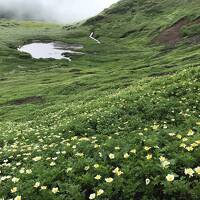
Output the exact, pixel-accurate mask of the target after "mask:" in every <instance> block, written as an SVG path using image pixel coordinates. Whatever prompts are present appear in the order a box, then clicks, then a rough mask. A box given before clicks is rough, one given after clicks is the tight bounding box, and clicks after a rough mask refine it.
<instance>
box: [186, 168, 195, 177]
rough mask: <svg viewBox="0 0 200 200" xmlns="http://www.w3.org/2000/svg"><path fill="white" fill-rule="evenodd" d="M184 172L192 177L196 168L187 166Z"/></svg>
mask: <svg viewBox="0 0 200 200" xmlns="http://www.w3.org/2000/svg"><path fill="white" fill-rule="evenodd" d="M184 173H185V175H189V176H190V177H192V176H193V174H194V170H193V169H192V168H186V169H185V171H184Z"/></svg>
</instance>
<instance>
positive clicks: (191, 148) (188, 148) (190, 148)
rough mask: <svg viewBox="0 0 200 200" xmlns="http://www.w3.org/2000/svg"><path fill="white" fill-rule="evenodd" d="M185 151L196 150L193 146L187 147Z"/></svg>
mask: <svg viewBox="0 0 200 200" xmlns="http://www.w3.org/2000/svg"><path fill="white" fill-rule="evenodd" d="M185 149H187V150H188V151H193V150H194V148H193V147H192V146H190V147H186V148H185Z"/></svg>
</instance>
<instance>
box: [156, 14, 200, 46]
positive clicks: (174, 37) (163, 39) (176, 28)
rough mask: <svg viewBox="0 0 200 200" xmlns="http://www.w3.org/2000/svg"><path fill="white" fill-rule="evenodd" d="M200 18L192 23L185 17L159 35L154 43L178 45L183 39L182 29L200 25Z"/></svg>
mask: <svg viewBox="0 0 200 200" xmlns="http://www.w3.org/2000/svg"><path fill="white" fill-rule="evenodd" d="M199 23H200V17H199V18H197V19H196V20H193V21H190V20H189V19H188V18H186V17H183V18H181V19H180V20H178V21H177V22H176V23H175V24H173V25H172V26H171V27H169V28H167V29H165V30H164V31H162V32H161V33H160V35H158V36H157V37H156V38H154V39H153V42H156V43H164V44H167V45H170V46H174V45H176V44H177V43H178V42H180V41H181V39H182V38H183V37H182V35H181V28H183V27H184V26H188V25H192V24H199Z"/></svg>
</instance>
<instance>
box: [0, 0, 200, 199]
mask: <svg viewBox="0 0 200 200" xmlns="http://www.w3.org/2000/svg"><path fill="white" fill-rule="evenodd" d="M199 8H200V4H199V2H198V0H192V1H185V2H184V3H183V2H182V1H180V0H172V1H167V0H159V1H158V0H154V1H147V0H145V1H144V0H143V1H134V0H124V1H121V2H119V3H118V4H116V5H114V6H112V8H111V9H108V10H105V11H104V12H103V13H101V14H100V17H99V16H98V17H94V18H92V19H90V20H88V21H86V22H85V23H84V24H81V25H75V26H67V27H62V26H59V25H54V24H45V23H38V22H17V21H11V20H3V19H2V20H0V38H1V39H0V134H1V137H0V147H1V149H0V172H1V173H0V180H1V181H0V187H1V189H0V197H2V198H5V199H6V200H7V199H11V198H15V197H16V196H21V197H22V199H29V200H41V199H42V200H43V199H44V200H51V199H52V200H56V199H59V200H60V199H63V200H64V199H75V200H82V199H83V200H84V199H89V197H90V195H91V194H94V193H95V194H96V195H97V191H99V190H100V189H102V190H103V191H104V193H103V194H101V195H99V196H96V197H95V199H102V200H107V199H112V200H115V199H119V200H120V199H121V200H126V199H127V200H130V199H198V198H199V194H200V187H199V178H200V172H199V171H198V168H197V167H199V166H200V165H199V156H200V149H199V145H200V142H199V141H200V135H199V131H200V118H199V116H200V109H199V97H200V87H199V86H200V76H199V74H200V68H199V66H200V56H199V55H200V48H199V43H190V42H188V39H190V37H193V36H194V35H198V29H196V28H193V26H192V27H190V26H185V27H184V28H183V29H182V30H181V31H182V32H183V33H185V34H183V33H182V40H181V42H180V43H178V44H176V46H175V47H172V46H168V45H166V44H160V45H159V44H155V43H154V42H153V39H154V38H155V37H156V36H157V35H159V33H160V32H161V31H162V30H164V29H166V28H167V27H169V26H171V25H173V24H174V23H175V22H176V21H178V20H179V19H181V18H182V17H188V18H190V19H191V20H193V19H196V18H197V17H198V16H199ZM196 26H198V25H196ZM91 31H94V32H95V35H96V36H97V37H98V39H99V40H100V41H101V42H102V44H101V45H98V44H96V43H95V42H94V41H92V40H90V39H89V37H88V36H89V34H90V32H91ZM35 40H38V41H62V42H66V43H72V44H73V43H75V44H82V45H84V49H83V51H84V52H85V55H84V56H80V57H72V62H68V61H66V60H52V59H45V60H43V59H40V60H35V59H31V58H30V56H29V55H27V54H24V53H19V52H17V50H16V48H17V47H18V46H20V45H22V44H25V43H28V42H31V41H35ZM27 97H28V98H30V97H41V98H42V101H33V102H31V101H30V102H29V103H24V104H20V105H17V103H16V104H15V102H17V101H19V100H23V99H26V98H27ZM110 154H111V155H110ZM113 154H114V159H111V158H112V156H113ZM109 155H110V157H111V158H110V157H109ZM146 156H148V157H146ZM151 156H152V158H151ZM163 157H165V158H163ZM34 158H38V161H34V160H35V159H34ZM36 160H37V159H36ZM95 164H98V165H99V167H96V165H95ZM95 167H96V168H95ZM117 167H118V168H119V169H118V168H117ZM116 168H117V169H116ZM187 168H191V169H192V170H193V171H192V170H191V169H190V171H192V173H193V172H194V173H193V174H192V175H193V176H189V175H188V174H187V173H185V169H187ZM114 169H116V170H114ZM195 169H196V170H195ZM26 170H28V171H26ZM113 170H114V172H113ZM120 172H122V174H120ZM186 172H187V170H186ZM168 174H170V175H173V176H174V180H173V181H171V182H170V181H168V180H167V179H166V177H167V175H168ZM96 175H100V176H101V179H100V180H96V179H95V177H96ZM14 177H16V178H19V181H18V179H13V178H14ZM109 177H110V178H113V181H112V182H111V183H107V182H106V181H105V179H106V178H109ZM149 180H150V183H149ZM13 181H14V182H13ZM37 182H39V183H40V184H39V183H38V184H36V183H37ZM146 182H147V183H149V184H146ZM35 184H36V185H35ZM34 186H35V187H34ZM36 186H38V187H36ZM41 186H47V188H44V187H42V188H43V190H41V189H42V188H41ZM15 187H17V191H16V192H13V193H12V191H11V189H13V188H15ZM53 188H58V190H59V192H57V193H55V194H54V193H53V192H52V189H53ZM55 191H56V190H55ZM91 197H92V195H91Z"/></svg>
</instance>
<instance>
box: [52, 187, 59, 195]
mask: <svg viewBox="0 0 200 200" xmlns="http://www.w3.org/2000/svg"><path fill="white" fill-rule="evenodd" d="M51 191H52V192H53V193H54V194H56V193H58V192H59V189H58V188H57V187H55V188H52V190H51Z"/></svg>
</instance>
